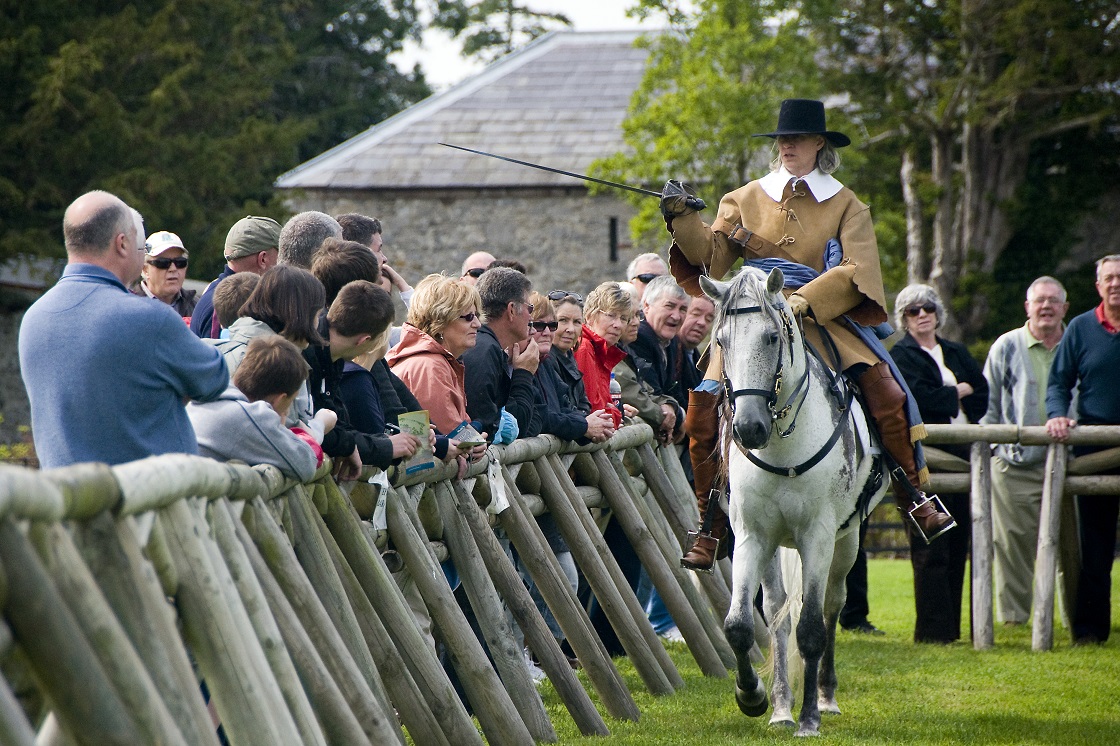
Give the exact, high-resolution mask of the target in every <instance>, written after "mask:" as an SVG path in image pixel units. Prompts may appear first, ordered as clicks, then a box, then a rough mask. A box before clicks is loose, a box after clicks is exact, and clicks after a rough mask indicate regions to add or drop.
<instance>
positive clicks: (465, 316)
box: [459, 312, 478, 324]
mask: <svg viewBox="0 0 1120 746" xmlns="http://www.w3.org/2000/svg"><path fill="white" fill-rule="evenodd" d="M459 318H461V319H462V320H463V321H465V322H467V323H468V324H469V323H471V322H472V321H474V320H475V319H477V318H478V314H477V313H473V312H472V313H465V314H463V315H462V316H460V317H459Z"/></svg>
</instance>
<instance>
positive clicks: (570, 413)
mask: <svg viewBox="0 0 1120 746" xmlns="http://www.w3.org/2000/svg"><path fill="white" fill-rule="evenodd" d="M529 305H531V306H532V307H533V313H532V314H530V317H529V318H530V320H529V336H530V337H532V339H533V340H534V341H536V343H537V349H538V350H539V351H540V365H538V366H537V372H536V373H535V374H534V375H533V378H534V379H535V381H536V384H537V392H538V394H539V398H538V399H537V411H538V412H539V413H540V418H541V432H542V433H548V434H550V435H555V436H557V437H558V438H561V439H563V440H579V439H580V438H587V439H588V440H591V441H594V442H596V443H599V442H602V441H604V440H606V439H607V438H609V437H611V435H613V434H614V429H615V428H614V420H613V418H612V417H611V415H610V412H607V411H606V410H603V409H599V410H596V411H594V412H591V413H590V414H586V413H584V412H582V411H580V410H579V409H578V408H577V407H576V406H575V403H574V402H572V401H571V399H570V398H569V394H568V389H567V387H566V386H565V385H564V383H563V382H562V381H561V378H560V373H559V368H558V366H557V363H556V360H555V359H554V355H553V354H552V353H553V350H552V337H553V335H554V334H555V333H556V332H557V331H558V330H559V327H560V325H559V322H557V321H556V315H555V314H554V313H553V310H552V304H551V303H549V302H548V298H547V297H546V296H544V295H541V294H540V293H536V292H534V293H531V294H530V295H529Z"/></svg>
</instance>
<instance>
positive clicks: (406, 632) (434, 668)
mask: <svg viewBox="0 0 1120 746" xmlns="http://www.w3.org/2000/svg"><path fill="white" fill-rule="evenodd" d="M329 487H330V486H329V485H328V489H327V513H326V515H325V516H324V520H325V521H326V524H327V527H328V528H329V529H330V531H331V536H333V537H334V538H335V540H336V541H337V542H338V548H339V549H340V550H342V554H343V556H344V557H346V562H347V563H348V564H349V565H350V568H351V569H352V570H353V571H354V575H355V576H356V577H357V578H358V582H359V583H361V585H362V589H363V590H364V591H365V592H366V595H367V596H368V597H370V598H376V599H378V602H379V605H380V608H378V613H379V616H381V618H382V620H383V621H384V624H385V629H386V630H387V631H388V633H389V635H390V637H391V639H392V641H393V643H394V644H395V645H396V648H397V650H398V651H400V654H401V657H402V658H403V659H404V661H405V664H406V665H407V666H408V668H409V670H410V671H411V672H412V676H413V678H414V679H415V681H416V685H417V686H418V687H420V690H421V691H422V692H424V698H425V699H426V700H427V702H428V703H429V706H430V707H431V709H432V712H433V713H434V714H435V716H436V718H437V719H438V720H439V722H440V725H441V726H442V728H443V732H444V734H446V736H447V740H448V741H450V742H451V743H453V744H455V746H467V745H468V744H474V745H475V746H481V744H482V737H481V736H480V735H479V733H478V729H477V728H476V727H475V724H474V723H473V722H472V721H471V718H470V716H469V715H468V714H467V710H466V708H465V707H464V706H463V703H462V702H461V701H460V700H459V695H458V694H456V692H455V689H454V687H452V686H451V682H450V681H449V680H448V679H447V675H446V674H445V673H444V671H443V668H441V667H440V665H439V661H438V660H437V659H436V657H435V651H434V650H433V649H432V648H431V646H430V645H429V644H428V641H427V640H426V639H425V638H424V636H423V634H421V632H420V628H419V627H418V626H417V625H416V620H415V619H413V617H412V612H411V611H410V610H409V609H408V607H407V605H406V604H405V601H404V597H403V596H402V595H401V593H400V589H398V588H397V584H396V583H395V582H394V581H393V577H392V575H391V574H390V573H389V568H387V567H386V566H385V562H384V560H382V559H381V555H380V554H379V553H378V552H377V550H376V549H375V548H374V546H373V542H372V540H371V539H370V538H369V537H367V536H366V535H365V533H364V532H363V531H362V528H361V523H360V521H359V519H358V516H357V513H355V512H354V508H353V506H352V505H350V503H349V501H347V500H346V498H345V497H344V496H343V494H342V493H341V492H340V491H339V490H338V489H333V490H332V489H330V488H329ZM400 492H401V493H402V494H405V493H403V491H400ZM394 503H403V500H390V501H389V503H388V506H387V507H388V508H390V510H389V511H387V512H388V513H389V518H390V520H392V516H393V512H394V510H395V509H392V506H393V505H394ZM402 520H407V519H403V518H402ZM408 525H409V526H410V527H411V526H412V524H411V523H409V524H408ZM399 533H401V534H404V532H399ZM411 535H412V536H416V533H415V529H413V532H412V534H411ZM416 538H417V539H418V540H419V537H418V536H416ZM395 543H397V551H400V550H401V548H402V547H401V543H402V542H401V541H400V540H397V541H395ZM420 550H422V551H423V552H424V553H425V554H426V555H427V556H428V557H429V558H430V556H431V555H428V554H427V552H428V551H429V550H428V547H427V544H426V542H424V543H422V545H421V546H420V547H419V548H418V551H420ZM401 554H402V556H404V552H401ZM406 561H407V560H406ZM432 563H433V565H434V560H432ZM413 567H414V568H415V567H416V565H415V564H414V565H413ZM421 567H423V566H422V565H421ZM435 567H436V568H438V565H435ZM421 572H422V571H417V570H415V569H414V570H413V573H412V575H413V578H414V579H416V580H417V584H418V585H419V583H420V582H421V581H423V580H424V578H423V577H421ZM440 575H442V572H441V573H440ZM438 580H440V582H443V583H444V585H447V583H446V581H445V580H443V578H442V577H440V578H438Z"/></svg>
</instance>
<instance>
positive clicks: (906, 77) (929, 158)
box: [803, 0, 1120, 338]
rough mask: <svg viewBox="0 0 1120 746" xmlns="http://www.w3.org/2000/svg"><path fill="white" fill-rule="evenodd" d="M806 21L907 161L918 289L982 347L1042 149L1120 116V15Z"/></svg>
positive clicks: (1088, 8) (865, 12)
mask: <svg viewBox="0 0 1120 746" xmlns="http://www.w3.org/2000/svg"><path fill="white" fill-rule="evenodd" d="M803 12H804V13H805V14H806V16H807V17H810V18H812V19H813V20H812V22H811V25H812V27H813V30H814V34H815V36H816V38H817V39H818V40H819V41H820V43H821V44H822V47H823V54H822V55H821V59H822V60H824V61H826V62H827V63H828V65H827V69H826V72H827V73H828V75H827V81H828V85H829V87H830V88H832V89H834V90H842V91H844V92H845V93H847V94H848V95H849V96H850V97H851V102H852V106H853V108H854V109H855V110H856V111H858V116H859V117H860V119H861V120H862V121H863V123H864V124H865V126H866V127H867V128H868V129H869V130H870V131H872V132H875V133H876V138H877V139H878V140H879V141H880V142H881V143H882V144H883V145H884V146H886V147H892V148H895V149H896V150H897V151H898V152H899V153H900V155H901V161H900V168H899V173H900V180H901V182H902V185H903V198H904V202H905V210H906V215H907V226H908V232H907V265H908V276H909V280H910V281H911V282H924V281H927V280H928V282H929V283H930V284H932V285H933V286H934V287H936V288H937V290H938V292H939V293H940V294H941V296H942V297H943V298H946V299H953V300H954V301H955V302H954V303H953V307H952V310H953V312H954V313H951V314H950V317H949V319H948V320H947V324H946V327H945V329H946V331H947V333H950V334H954V335H955V336H962V337H965V338H972V337H974V336H975V335H976V334H977V333H979V332H980V330H981V329H982V327H983V324H984V321H985V318H986V316H987V314H988V311H989V305H988V302H987V295H986V294H985V293H983V292H979V291H980V290H982V289H983V288H984V287H985V286H986V285H988V284H990V283H991V281H992V278H993V277H994V272H995V270H996V268H997V265H998V263H999V259H1000V257H1001V255H1002V254H1003V252H1004V251H1005V249H1006V248H1007V246H1008V244H1009V242H1010V240H1011V238H1012V236H1013V235H1014V234H1015V231H1016V228H1017V226H1016V224H1015V222H1014V217H1015V214H1016V205H1017V204H1018V203H1019V202H1020V201H1021V199H1022V198H1023V191H1022V190H1023V188H1024V186H1025V185H1026V180H1027V174H1028V173H1029V172H1030V164H1031V160H1032V155H1033V157H1037V155H1038V152H1039V151H1038V150H1037V149H1036V147H1035V146H1036V145H1038V144H1039V143H1041V142H1043V141H1052V140H1053V139H1054V138H1057V137H1060V136H1061V135H1063V134H1064V133H1068V132H1073V131H1078V132H1080V133H1081V136H1083V137H1085V136H1088V137H1093V136H1096V134H1098V133H1099V132H1100V130H1099V128H1100V127H1101V126H1102V125H1104V124H1106V123H1107V122H1109V121H1110V120H1111V121H1113V122H1115V117H1116V116H1117V114H1118V113H1120V97H1118V93H1120V91H1118V89H1117V87H1116V71H1117V70H1118V69H1120V59H1118V56H1117V55H1118V51H1120V50H1118V47H1117V44H1118V42H1120V36H1118V28H1117V27H1118V24H1120V8H1118V7H1117V4H1116V2H1115V0H1086V1H1084V2H1069V1H1068V0H1023V1H1021V2H1017V3H1007V2H1001V1H999V0H949V1H947V2H938V3H932V2H927V3H902V4H888V3H875V2H868V1H867V0H820V2H818V1H817V0H808V1H807V2H806V4H805V6H804V8H803ZM1101 165H1103V164H1101ZM1104 173H1105V172H1104V169H1101V170H1100V171H1097V172H1096V176H1098V177H1099V176H1102V175H1104ZM1086 206H1089V205H1085V206H1083V209H1084V207H1086ZM1024 217H1028V216H1024Z"/></svg>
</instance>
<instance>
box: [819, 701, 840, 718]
mask: <svg viewBox="0 0 1120 746" xmlns="http://www.w3.org/2000/svg"><path fill="white" fill-rule="evenodd" d="M817 709H818V710H820V711H821V712H822V713H824V714H826V715H839V714H840V705H838V704H836V699H835V698H832V697H820V698H818V699H817Z"/></svg>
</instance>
